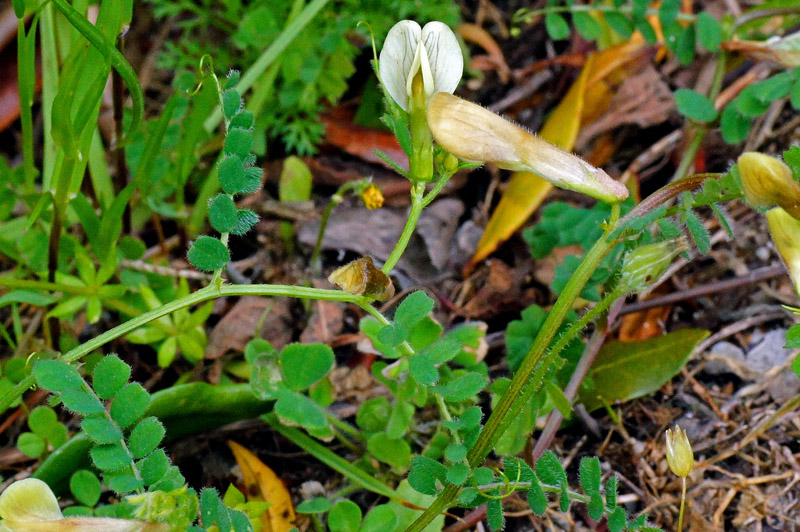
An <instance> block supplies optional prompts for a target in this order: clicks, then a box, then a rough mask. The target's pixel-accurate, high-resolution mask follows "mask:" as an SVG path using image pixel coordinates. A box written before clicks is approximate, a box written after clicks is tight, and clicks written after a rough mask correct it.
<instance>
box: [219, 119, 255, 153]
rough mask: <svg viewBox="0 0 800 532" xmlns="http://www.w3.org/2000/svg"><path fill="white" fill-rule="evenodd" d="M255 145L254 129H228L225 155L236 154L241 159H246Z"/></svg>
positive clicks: (224, 148)
mask: <svg viewBox="0 0 800 532" xmlns="http://www.w3.org/2000/svg"><path fill="white" fill-rule="evenodd" d="M252 147H253V131H252V130H251V129H244V128H240V127H236V128H233V129H230V130H228V135H227V136H226V137H225V145H224V147H223V151H224V153H225V155H235V156H236V157H238V158H239V159H241V160H243V161H244V160H245V159H246V158H247V156H248V155H249V154H250V148H252Z"/></svg>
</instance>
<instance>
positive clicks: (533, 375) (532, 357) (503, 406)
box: [406, 224, 615, 532]
mask: <svg viewBox="0 0 800 532" xmlns="http://www.w3.org/2000/svg"><path fill="white" fill-rule="evenodd" d="M614 226H615V224H611V225H610V226H609V227H608V228H607V230H606V233H605V234H604V235H603V237H602V238H601V239H600V240H598V241H597V242H596V243H595V244H594V246H592V248H591V249H590V250H589V251H588V252H587V253H586V256H585V257H584V258H583V260H582V261H581V263H580V265H578V268H577V269H576V270H575V273H574V274H573V275H572V277H571V278H570V280H569V281H568V282H567V285H566V286H565V287H564V289H563V291H562V292H561V295H560V296H559V298H558V300H557V301H556V303H555V305H553V308H552V309H551V310H550V312H549V313H548V315H547V319H546V320H545V322H544V324H543V325H542V328H541V329H540V330H539V334H538V335H537V336H536V340H534V342H533V345H532V346H531V348H530V349H529V350H528V353H527V354H526V355H525V358H524V359H523V361H522V364H521V365H520V367H519V369H518V370H517V372H516V374H515V375H514V378H513V379H512V380H511V384H510V385H509V387H508V390H506V392H505V394H503V397H502V398H501V399H500V402H499V403H498V404H497V406H495V408H494V410H493V411H492V414H491V416H489V419H488V420H487V421H486V425H485V426H484V427H483V430H481V433H480V436H479V437H478V441H477V442H476V443H475V445H474V446H473V447H472V448H471V449H470V450H469V452H468V453H467V461H468V463H469V465H470V467H477V466H478V465H480V463H481V462H483V460H484V459H485V458H486V456H487V455H488V454H489V452H490V451H491V450H492V448H493V447H494V446H495V444H496V443H497V441H498V440H499V439H500V436H502V434H503V430H504V428H505V426H506V425H507V420H513V419H514V418H515V417H516V416H517V415H519V412H520V410H522V408H523V407H524V406H525V405H526V404H527V403H528V401H529V400H530V397H531V396H532V395H533V394H534V393H535V392H536V390H538V388H539V386H540V385H541V381H542V379H543V377H544V374H545V372H546V371H547V369H548V367H549V364H550V362H551V361H552V358H551V357H550V356H548V352H547V348H548V346H549V345H550V343H551V342H552V341H553V338H554V337H555V335H556V333H557V331H558V329H559V327H560V326H561V324H562V323H563V321H564V318H565V317H566V315H567V313H568V312H569V311H570V309H571V308H572V304H573V302H574V301H575V299H577V297H578V296H579V295H580V293H581V292H582V291H583V287H584V286H585V285H586V283H587V282H588V280H589V278H590V277H591V276H592V274H593V273H594V272H595V270H596V269H597V267H598V265H599V264H600V261H601V260H602V259H603V257H604V256H605V255H606V253H608V251H609V250H610V249H611V247H612V246H613V243H614V242H613V241H611V242H609V241H608V240H607V238H608V236H609V233H610V232H612V231H613V229H614ZM579 323H580V322H579ZM576 325H577V324H576ZM565 336H566V335H565ZM566 342H568V339H566V340H559V342H558V344H563V345H566ZM553 353H554V351H551V352H550V353H549V354H553ZM459 490H460V488H459V487H458V486H454V485H452V484H447V485H446V486H445V488H444V490H442V492H441V493H440V494H439V496H438V497H437V498H436V499H435V500H434V501H433V503H431V505H430V506H429V507H428V509H427V510H425V511H424V512H423V513H422V515H420V516H419V517H418V518H417V520H416V521H414V522H413V523H412V524H411V525H410V526H409V527H408V528H407V529H406V532H421V531H422V530H423V529H424V528H425V527H426V526H428V524H429V523H430V522H431V521H432V520H433V519H434V518H435V517H436V516H437V515H439V514H440V513H441V512H443V511H444V510H446V509H447V508H448V507H449V506H450V504H451V503H452V501H453V500H454V499H455V497H456V496H457V495H458V492H459Z"/></svg>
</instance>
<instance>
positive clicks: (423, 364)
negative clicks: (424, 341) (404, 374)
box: [408, 355, 439, 386]
mask: <svg viewBox="0 0 800 532" xmlns="http://www.w3.org/2000/svg"><path fill="white" fill-rule="evenodd" d="M408 372H409V373H410V374H411V376H412V377H414V378H415V379H417V382H418V383H420V384H421V385H423V386H431V385H433V384H436V383H437V382H439V370H437V369H436V366H435V365H434V364H433V362H431V361H430V359H429V358H427V357H424V356H422V355H416V356H413V357H411V359H410V360H409V363H408Z"/></svg>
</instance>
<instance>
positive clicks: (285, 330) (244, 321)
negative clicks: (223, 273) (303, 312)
mask: <svg viewBox="0 0 800 532" xmlns="http://www.w3.org/2000/svg"><path fill="white" fill-rule="evenodd" d="M289 305H290V304H289V301H287V300H286V299H272V298H268V297H256V296H245V297H242V298H241V299H239V301H237V302H236V304H235V305H234V306H233V308H231V309H230V310H229V311H228V313H227V314H225V316H223V317H222V319H221V320H220V321H219V323H217V325H216V326H215V327H214V329H213V330H212V331H211V334H209V336H208V347H206V358H207V359H212V360H213V359H216V358H219V357H221V356H223V355H224V354H226V353H227V352H228V351H242V350H244V348H245V346H246V345H247V342H249V341H250V340H252V339H253V337H254V336H255V334H256V332H257V331H258V329H259V324H261V320H262V317H263V316H264V314H265V313H266V318H264V322H263V324H261V337H262V338H264V339H265V340H267V341H268V342H269V343H271V344H272V346H273V347H274V348H275V349H279V350H280V349H281V348H283V346H285V345H286V344H288V343H289V342H291V341H292V328H293V324H294V319H293V318H292V313H291V308H290V306H289Z"/></svg>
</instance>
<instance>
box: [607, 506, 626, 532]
mask: <svg viewBox="0 0 800 532" xmlns="http://www.w3.org/2000/svg"><path fill="white" fill-rule="evenodd" d="M626 517H627V516H626V515H625V510H624V509H623V508H622V507H621V506H617V507H616V508H614V511H613V512H611V513H610V514H609V515H608V530H609V532H622V530H625V525H626V524H627V523H626V522H625V521H626Z"/></svg>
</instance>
